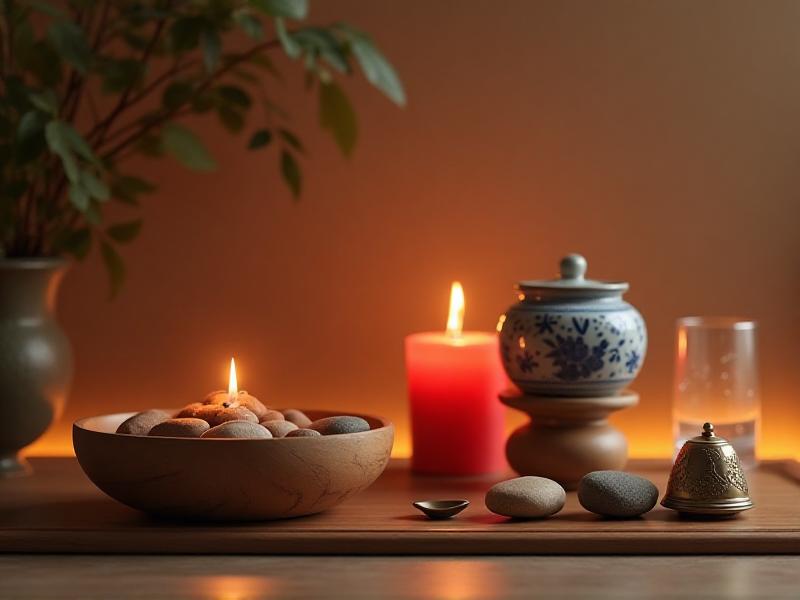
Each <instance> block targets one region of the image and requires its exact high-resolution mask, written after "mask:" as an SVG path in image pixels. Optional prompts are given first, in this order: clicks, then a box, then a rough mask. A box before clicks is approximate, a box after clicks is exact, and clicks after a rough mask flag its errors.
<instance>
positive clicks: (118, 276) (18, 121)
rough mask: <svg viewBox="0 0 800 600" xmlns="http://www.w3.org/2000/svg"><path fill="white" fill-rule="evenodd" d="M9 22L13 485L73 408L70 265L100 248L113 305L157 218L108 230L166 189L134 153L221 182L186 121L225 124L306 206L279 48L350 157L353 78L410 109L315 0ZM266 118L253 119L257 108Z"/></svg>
mask: <svg viewBox="0 0 800 600" xmlns="http://www.w3.org/2000/svg"><path fill="white" fill-rule="evenodd" d="M0 6H2V9H0V10H2V17H1V18H0V76H2V98H0V166H1V167H2V170H1V171H0V178H1V179H0V248H2V250H0V394H2V406H3V419H0V475H2V474H9V473H17V472H22V471H24V470H25V467H24V465H23V464H22V463H21V462H20V461H19V460H18V459H17V457H16V453H17V451H18V450H19V449H20V448H22V447H24V446H25V445H27V444H29V443H30V442H32V441H33V440H35V439H36V438H37V437H38V436H39V435H41V433H43V432H44V430H45V429H46V428H47V426H48V425H49V423H50V422H51V421H52V420H53V419H54V418H55V416H56V415H57V414H58V412H59V411H60V409H61V406H62V405H63V402H64V398H65V396H66V393H67V389H68V386H69V381H70V377H71V370H72V365H71V355H70V349H69V344H68V342H67V339H66V338H65V336H64V334H63V332H62V331H61V329H60V328H59V327H58V325H57V323H56V321H55V318H54V312H53V309H54V306H53V303H54V299H55V295H56V292H57V288H58V284H59V281H60V279H61V277H62V275H63V272H64V269H65V266H66V265H67V263H68V260H69V259H70V258H74V259H77V260H81V259H83V258H84V257H86V256H87V254H88V253H89V252H90V251H92V249H93V248H94V249H96V250H97V251H99V252H100V255H101V257H102V260H103V263H104V264H105V267H106V270H107V272H108V275H109V281H110V290H111V294H112V295H113V294H115V293H116V292H117V291H118V290H119V287H120V285H121V283H122V281H123V279H124V273H125V270H124V264H123V261H122V258H121V255H120V252H119V246H120V245H123V244H126V243H128V242H130V241H132V240H133V239H134V238H135V237H136V236H137V234H138V233H139V230H140V229H141V221H140V220H139V219H138V218H135V217H134V218H131V219H128V220H125V221H122V222H115V223H107V222H106V221H105V219H104V214H105V210H104V209H105V207H106V206H107V204H108V203H109V202H120V203H123V204H126V205H128V206H129V207H130V209H131V210H132V211H135V210H136V207H137V206H138V204H139V200H140V197H141V196H143V195H146V194H148V193H151V192H153V191H154V190H155V188H156V186H155V182H152V181H147V180H146V179H143V178H142V177H140V176H139V175H138V174H136V173H131V172H129V171H128V170H126V167H125V164H126V160H127V159H128V158H130V157H131V156H133V155H137V154H139V155H146V156H150V157H154V158H160V157H163V156H171V157H173V158H174V159H177V161H178V162H180V163H182V164H183V165H184V166H186V167H188V168H190V169H194V170H199V171H207V170H212V169H213V168H214V167H215V163H214V159H213V157H212V156H211V154H210V153H209V152H208V150H207V149H206V148H205V147H204V146H203V144H202V142H201V140H200V139H199V138H198V137H197V136H196V135H195V134H194V133H193V132H192V131H191V130H190V129H189V128H188V127H186V125H184V124H183V123H182V119H183V118H184V117H185V116H187V115H198V114H200V115H207V116H208V117H209V118H212V117H213V118H216V119H219V121H220V122H221V123H222V125H224V127H225V128H226V129H228V130H229V131H230V132H231V133H232V134H236V135H240V136H242V142H243V145H245V146H246V147H248V148H249V149H251V150H253V151H259V152H267V153H270V154H271V155H272V156H273V157H274V159H275V160H276V164H277V166H278V168H279V169H280V173H281V175H282V178H283V180H284V181H285V183H286V185H287V186H288V187H289V190H290V191H291V194H292V195H293V196H294V197H295V198H296V197H298V196H299V195H300V193H301V189H302V172H301V157H302V155H303V146H302V143H301V141H300V139H299V138H298V136H297V134H296V133H295V132H293V131H292V130H291V128H290V127H289V125H288V120H287V115H286V113H285V112H284V111H283V110H282V109H281V108H280V107H279V106H277V105H276V104H275V103H273V102H272V101H271V100H270V96H269V87H270V86H271V85H276V84H277V83H279V73H278V71H277V69H276V67H275V65H274V63H273V62H272V60H271V58H270V57H271V56H272V54H273V53H275V52H283V53H285V54H286V55H288V56H289V57H290V58H292V59H296V61H297V64H298V66H299V67H300V68H303V69H304V70H305V72H306V83H307V88H308V89H309V90H313V91H315V92H316V93H317V94H318V98H319V118H320V126H321V127H323V128H324V129H325V130H327V131H329V132H330V133H331V135H332V136H333V139H334V140H335V141H336V144H337V145H338V146H339V148H340V149H341V150H342V152H344V153H345V154H349V153H350V152H351V151H352V150H353V148H354V146H355V143H356V139H357V126H356V116H355V112H354V110H353V107H352V106H351V104H350V102H349V100H348V98H347V96H346V94H345V93H344V91H343V90H342V88H341V87H340V85H339V83H338V82H337V80H338V79H340V78H341V77H342V76H345V75H349V74H352V73H354V72H356V71H361V72H362V73H363V75H364V76H365V77H366V79H367V80H368V81H369V82H370V83H372V84H373V85H374V86H375V87H376V88H377V89H379V90H380V91H381V92H383V93H384V94H385V95H386V96H387V97H388V98H389V99H390V100H391V101H393V102H394V103H395V104H397V105H400V106H402V105H403V104H404V103H405V95H404V91H403V87H402V85H401V83H400V80H399V79H398V77H397V75H396V73H395V71H394V69H393V68H392V66H391V65H390V64H389V62H388V61H387V60H386V59H385V58H384V56H383V55H382V54H381V52H380V51H379V50H378V48H377V47H376V46H375V44H374V43H373V42H372V40H371V39H370V37H369V36H368V35H367V34H365V33H363V32H361V31H359V30H358V29H356V28H354V27H352V26H350V25H347V24H345V23H336V24H333V25H329V26H324V27H319V26H306V25H303V24H301V23H298V22H299V21H302V20H303V19H305V18H306V16H307V13H308V4H307V0H114V1H109V0H105V1H91V0H70V1H68V2H47V1H45V0H29V1H23V0H17V1H14V0H5V1H4V2H3V3H2V5H0ZM257 106H258V107H259V108H260V110H259V111H252V112H254V113H255V112H257V113H258V114H259V115H264V116H262V117H260V122H256V121H255V119H253V120H251V121H248V120H247V119H246V117H247V116H248V114H249V113H250V112H251V109H253V108H254V107H257Z"/></svg>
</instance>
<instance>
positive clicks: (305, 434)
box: [286, 429, 322, 437]
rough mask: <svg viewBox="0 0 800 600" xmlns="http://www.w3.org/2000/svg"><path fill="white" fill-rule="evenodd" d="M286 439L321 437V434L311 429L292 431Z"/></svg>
mask: <svg viewBox="0 0 800 600" xmlns="http://www.w3.org/2000/svg"><path fill="white" fill-rule="evenodd" d="M286 437H322V434H321V433H320V432H319V431H315V430H313V429H293V430H292V431H290V432H289V433H287V434H286Z"/></svg>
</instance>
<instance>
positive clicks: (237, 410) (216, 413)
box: [195, 404, 258, 427]
mask: <svg viewBox="0 0 800 600" xmlns="http://www.w3.org/2000/svg"><path fill="white" fill-rule="evenodd" d="M195 417H196V418H198V419H203V420H204V421H206V422H207V423H208V424H209V425H211V426H212V427H216V426H217V425H222V423H225V422H227V421H250V422H251V423H256V424H258V417H257V416H255V415H254V414H253V413H251V412H250V411H249V410H247V409H246V408H245V407H244V406H229V407H225V406H217V405H214V404H210V405H207V406H204V407H203V408H200V409H198V410H197V412H196V413H195Z"/></svg>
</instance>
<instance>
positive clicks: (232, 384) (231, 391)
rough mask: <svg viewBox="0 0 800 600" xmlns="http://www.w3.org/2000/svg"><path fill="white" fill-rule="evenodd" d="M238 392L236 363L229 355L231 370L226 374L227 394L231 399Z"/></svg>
mask: <svg viewBox="0 0 800 600" xmlns="http://www.w3.org/2000/svg"><path fill="white" fill-rule="evenodd" d="M238 393H239V384H238V383H237V382H236V363H235V362H234V360H233V357H231V372H230V375H229V376H228V396H229V397H230V398H231V399H233V398H235V397H236V395H237V394H238Z"/></svg>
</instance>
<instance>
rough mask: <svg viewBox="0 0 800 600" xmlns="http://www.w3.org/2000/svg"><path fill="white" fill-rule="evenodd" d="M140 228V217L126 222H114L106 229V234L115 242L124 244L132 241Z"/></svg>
mask: <svg viewBox="0 0 800 600" xmlns="http://www.w3.org/2000/svg"><path fill="white" fill-rule="evenodd" d="M141 229H142V221H141V219H137V220H136V221H128V222H126V223H116V224H115V225H111V226H110V227H109V228H108V229H106V235H107V236H108V237H110V238H111V239H112V240H114V241H115V242H119V243H121V244H124V243H126V242H130V241H133V240H134V239H136V236H138V235H139V232H140V231H141Z"/></svg>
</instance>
